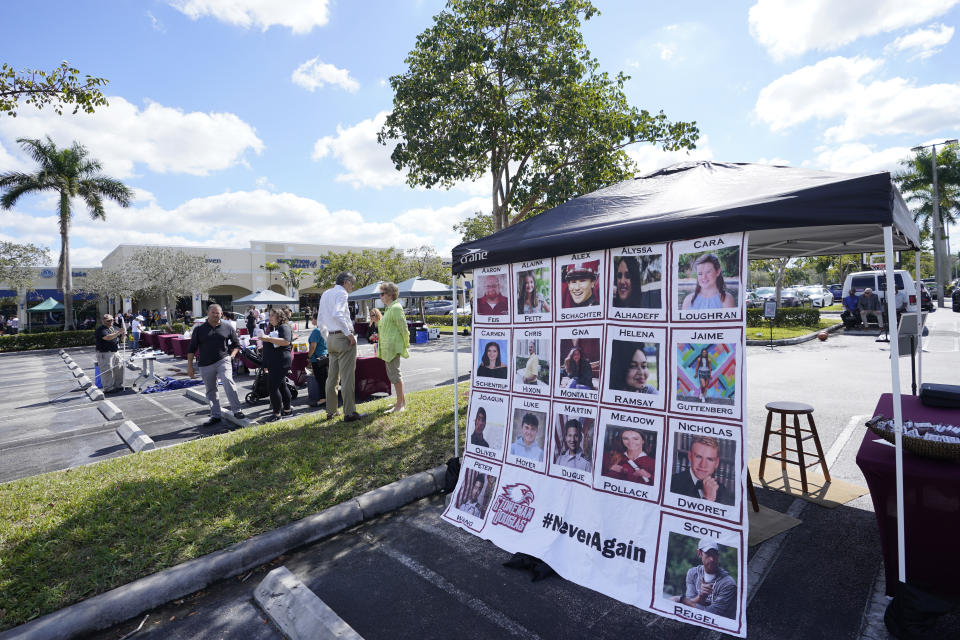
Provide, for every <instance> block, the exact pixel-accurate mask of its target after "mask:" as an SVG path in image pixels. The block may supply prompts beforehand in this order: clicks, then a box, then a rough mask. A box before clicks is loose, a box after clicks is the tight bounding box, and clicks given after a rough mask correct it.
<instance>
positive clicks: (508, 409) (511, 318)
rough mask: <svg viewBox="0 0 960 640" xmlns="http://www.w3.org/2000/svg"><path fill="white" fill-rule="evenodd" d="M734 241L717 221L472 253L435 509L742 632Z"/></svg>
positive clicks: (569, 574) (588, 582)
mask: <svg viewBox="0 0 960 640" xmlns="http://www.w3.org/2000/svg"><path fill="white" fill-rule="evenodd" d="M746 250H747V238H746V236H745V235H742V234H728V235H721V236H714V237H709V238H699V239H695V240H687V241H677V242H668V243H665V244H656V245H633V246H627V247H612V248H609V249H607V250H597V251H589V252H582V253H578V254H571V255H565V256H556V257H554V258H547V259H542V260H540V259H538V260H530V261H527V262H520V263H516V264H512V265H509V264H508V265H498V266H488V267H483V268H481V269H477V270H476V271H475V272H474V276H475V278H476V295H475V296H474V314H473V319H474V325H476V326H475V329H474V348H473V353H474V354H475V356H474V357H475V362H474V363H473V375H472V376H471V378H472V380H471V393H470V402H469V408H468V416H467V420H468V425H469V428H468V431H469V432H470V433H469V435H468V436H467V438H466V441H465V443H464V451H463V454H464V458H463V464H462V465H461V474H460V479H459V482H458V485H457V488H456V490H455V492H454V493H453V499H452V500H451V501H450V504H449V506H448V507H447V509H446V510H445V511H444V513H443V518H444V519H445V520H447V521H448V522H450V523H452V524H454V525H456V526H458V527H461V528H462V529H465V530H467V531H470V532H472V533H474V534H475V535H478V536H480V537H482V538H485V539H487V540H490V541H492V542H493V543H494V544H496V545H498V546H500V547H501V548H503V549H505V550H508V551H510V552H522V553H526V554H529V555H532V556H535V557H537V558H540V559H542V560H543V561H545V562H546V563H548V564H549V565H550V566H551V567H553V568H554V569H555V570H556V571H557V573H559V574H560V575H562V576H563V577H564V578H566V579H568V580H571V581H573V582H576V583H578V584H581V585H584V586H586V587H589V588H591V589H594V590H596V591H599V592H601V593H604V594H607V595H609V596H611V597H613V598H616V599H618V600H621V601H623V602H626V603H629V604H632V605H634V606H637V607H639V608H641V609H645V610H647V611H652V612H654V613H657V614H659V615H661V616H664V617H667V618H672V619H675V620H679V621H682V622H684V623H688V624H692V625H697V626H703V627H708V628H710V629H713V630H716V631H720V632H722V633H729V634H732V635H735V636H739V637H746V634H747V627H746V619H745V611H746V593H747V584H746V578H747V576H746V568H747V539H748V528H749V521H748V517H747V512H746V508H745V500H746V465H745V460H746V451H745V443H746V438H745V432H746V428H745V415H744V414H745V412H744V407H745V406H746V403H745V397H744V392H745V390H746V380H745V366H744V364H745V363H744V347H745V328H746V327H745V317H746V313H745V307H744V286H743V274H744V273H746V253H747V251H746ZM468 255H472V254H468Z"/></svg>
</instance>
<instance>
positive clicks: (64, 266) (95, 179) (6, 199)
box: [0, 136, 133, 330]
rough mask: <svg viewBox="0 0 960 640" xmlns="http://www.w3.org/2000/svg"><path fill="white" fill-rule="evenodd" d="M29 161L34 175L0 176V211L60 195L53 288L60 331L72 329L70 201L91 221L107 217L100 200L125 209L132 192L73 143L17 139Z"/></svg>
mask: <svg viewBox="0 0 960 640" xmlns="http://www.w3.org/2000/svg"><path fill="white" fill-rule="evenodd" d="M17 142H18V143H20V146H21V147H23V150H24V151H26V152H27V153H28V154H29V155H30V156H31V157H32V158H33V160H34V161H35V162H36V163H37V164H38V165H40V169H39V171H37V172H36V173H21V172H19V171H9V172H7V173H4V174H0V189H2V190H3V194H2V195H0V207H3V208H4V209H10V208H12V207H13V205H14V204H16V202H17V200H19V199H20V196H22V195H24V194H27V193H34V192H41V191H56V192H57V193H59V194H60V206H59V208H58V211H57V213H58V214H59V216H60V262H59V263H58V265H57V287H58V288H59V289H60V291H61V292H63V308H64V313H63V315H64V320H63V328H64V330H69V329H72V328H73V273H72V272H71V270H70V219H71V218H72V217H73V207H72V205H71V202H70V200H71V198H77V197H79V198H82V199H83V201H84V202H85V203H86V205H87V211H88V212H89V213H90V217H91V218H93V219H94V220H104V219H106V217H107V214H106V211H104V208H103V200H104V198H109V199H111V200H113V201H115V202H116V203H117V204H119V205H120V206H121V207H129V206H130V203H131V202H132V201H133V191H131V190H130V188H129V187H127V186H126V185H125V184H123V183H122V182H120V181H119V180H115V179H113V178H109V177H107V176H105V175H103V174H101V173H100V171H101V170H102V169H103V167H102V166H101V164H100V162H98V161H97V160H94V159H92V158H88V157H87V149H86V148H85V147H84V146H83V145H81V144H80V143H78V142H74V143H73V145H71V147H70V148H69V149H58V148H57V145H56V144H54V142H53V140H52V139H51V138H50V136H47V139H46V141H43V140H33V139H30V138H17Z"/></svg>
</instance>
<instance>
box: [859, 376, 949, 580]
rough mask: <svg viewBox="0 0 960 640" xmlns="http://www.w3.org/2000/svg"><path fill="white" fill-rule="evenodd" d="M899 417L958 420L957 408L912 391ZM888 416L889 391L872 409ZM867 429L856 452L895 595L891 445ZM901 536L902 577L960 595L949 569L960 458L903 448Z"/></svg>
mask: <svg viewBox="0 0 960 640" xmlns="http://www.w3.org/2000/svg"><path fill="white" fill-rule="evenodd" d="M902 398H903V401H902V406H903V419H904V420H914V421H920V422H935V423H943V424H955V425H960V410H957V409H936V408H933V407H925V406H924V405H922V404H921V403H920V399H919V398H918V397H916V396H908V395H904V396H902ZM877 414H883V415H884V416H887V417H892V416H893V396H892V394H889V393H885V394H883V395H882V396H880V401H879V402H878V403H877V408H876V409H875V410H874V415H877ZM864 431H865V432H866V433H865V434H864V437H863V442H862V443H861V444H860V450H859V451H858V452H857V466H858V467H860V470H861V471H863V476H864V478H866V480H867V486H868V487H869V488H870V497H871V498H873V509H874V512H875V513H876V516H877V527H878V528H879V530H880V546H881V549H882V551H883V563H884V568H885V571H886V578H887V595H888V596H892V595H894V591H895V589H896V585H897V582H898V581H899V579H900V578H899V571H898V562H897V490H896V450H895V449H894V448H893V447H891V446H889V445H886V444H880V443H877V442H874V440H876V439H877V436H875V435H874V434H873V433H872V432H871V431H869V430H867V429H866V427H864ZM903 508H904V514H903V515H904V518H903V519H904V525H905V526H904V542H905V545H906V570H907V581H908V582H909V583H910V584H912V585H915V586H917V587H920V588H921V589H924V590H926V591H929V592H931V593H933V594H937V595H943V596H947V597H956V596H960V581H958V580H956V578H955V576H954V575H953V574H954V572H953V570H952V564H951V562H950V559H949V558H950V555H949V554H950V553H952V552H951V551H950V550H949V542H950V540H952V538H953V537H954V536H955V534H956V532H957V531H960V462H949V461H942V460H933V459H931V458H923V457H920V456H916V455H913V454H912V453H910V452H909V451H904V452H903Z"/></svg>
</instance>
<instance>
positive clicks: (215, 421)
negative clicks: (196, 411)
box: [200, 418, 220, 427]
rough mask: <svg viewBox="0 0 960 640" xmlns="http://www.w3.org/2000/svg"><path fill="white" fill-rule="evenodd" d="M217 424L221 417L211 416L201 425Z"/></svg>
mask: <svg viewBox="0 0 960 640" xmlns="http://www.w3.org/2000/svg"><path fill="white" fill-rule="evenodd" d="M215 424H220V418H210V419H208V420H207V421H206V422H204V423H203V424H202V425H200V426H201V427H212V426H213V425H215Z"/></svg>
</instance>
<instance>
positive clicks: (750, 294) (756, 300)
mask: <svg viewBox="0 0 960 640" xmlns="http://www.w3.org/2000/svg"><path fill="white" fill-rule="evenodd" d="M746 303H747V309H752V308H754V307H762V306H763V298H761V297H760V296H758V295H757V292H756V291H747V299H746Z"/></svg>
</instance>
